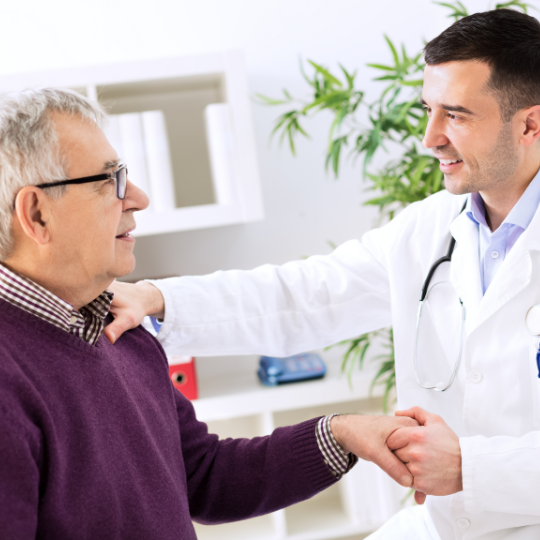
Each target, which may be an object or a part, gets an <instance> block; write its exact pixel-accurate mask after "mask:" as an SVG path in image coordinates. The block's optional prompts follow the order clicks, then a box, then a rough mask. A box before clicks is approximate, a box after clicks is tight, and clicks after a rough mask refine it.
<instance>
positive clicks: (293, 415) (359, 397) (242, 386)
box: [193, 351, 408, 540]
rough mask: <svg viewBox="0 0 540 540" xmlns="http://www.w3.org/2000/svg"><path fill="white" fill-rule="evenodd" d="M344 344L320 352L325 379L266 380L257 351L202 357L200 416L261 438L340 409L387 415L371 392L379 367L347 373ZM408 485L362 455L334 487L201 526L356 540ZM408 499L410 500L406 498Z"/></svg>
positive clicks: (255, 539) (242, 534)
mask: <svg viewBox="0 0 540 540" xmlns="http://www.w3.org/2000/svg"><path fill="white" fill-rule="evenodd" d="M336 353H337V351H329V352H324V351H323V352H319V354H321V356H322V357H323V358H324V359H325V361H326V363H327V366H328V373H327V376H326V377H325V378H324V379H322V380H318V381H311V382H304V383H298V384H291V385H284V386H279V387H274V388H267V387H263V386H262V385H261V384H260V383H259V382H258V379H257V376H256V373H255V372H256V367H257V362H258V358H257V357H255V356H252V357H227V358H199V359H197V372H198V378H199V395H200V398H199V399H198V400H196V401H194V402H193V404H194V406H195V409H196V412H197V417H198V418H199V419H200V420H202V421H205V422H207V423H208V426H209V430H210V431H211V432H213V433H217V434H218V435H220V437H255V436H259V435H266V434H269V433H271V432H272V431H273V429H275V428H276V427H280V426H286V425H291V424H295V423H298V422H302V421H304V420H308V419H310V418H314V417H317V416H323V415H327V414H331V413H334V412H338V413H347V412H355V413H356V412H362V413H366V414H381V408H382V401H381V394H380V392H375V393H374V395H373V396H371V397H370V396H369V386H370V381H371V380H372V378H373V375H374V372H373V371H370V370H366V371H360V372H358V373H356V375H355V376H354V378H353V380H352V386H351V385H350V384H349V383H348V381H347V378H346V376H344V375H341V373H340V367H339V365H340V358H339V356H338V355H337V354H336ZM407 493H408V490H407V489H405V488H402V487H401V486H399V485H398V484H396V483H395V482H393V481H392V480H391V479H390V478H389V477H388V476H386V474H385V473H383V472H382V471H381V470H380V469H378V468H377V467H376V466H375V465H373V464H372V463H368V462H364V461H361V462H359V463H358V465H356V467H355V468H354V469H353V470H352V471H351V472H349V473H348V474H347V475H345V476H344V478H343V479H342V480H341V481H340V482H338V483H337V484H336V485H334V486H332V487H331V488H329V489H327V490H325V491H323V492H322V493H320V494H319V495H317V496H315V497H313V498H312V499H310V500H308V501H304V502H301V503H299V504H296V505H294V506H292V507H290V508H287V509H285V510H281V511H279V512H275V513H274V514H271V515H269V516H263V517H260V518H256V519H250V520H246V521H242V522H238V523H231V524H225V525H215V526H202V525H196V530H197V535H198V537H199V539H200V540H212V539H220V540H227V539H229V538H230V539H231V540H232V539H235V540H243V539H245V540H263V539H272V540H289V539H290V540H319V539H320V540H322V539H342V540H357V539H360V538H363V535H364V534H368V533H369V532H372V531H374V530H375V529H377V528H378V527H379V526H380V525H382V524H383V523H384V522H385V521H386V520H387V519H388V518H390V517H391V516H392V515H393V514H394V513H396V512H397V511H398V510H400V509H401V508H402V507H403V504H402V502H401V501H403V499H404V498H405V497H406V496H407ZM407 504H408V503H407Z"/></svg>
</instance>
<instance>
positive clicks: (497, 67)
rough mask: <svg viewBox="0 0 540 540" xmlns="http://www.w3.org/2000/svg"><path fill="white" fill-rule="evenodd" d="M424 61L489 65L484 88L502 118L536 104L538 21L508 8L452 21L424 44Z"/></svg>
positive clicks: (539, 86)
mask: <svg viewBox="0 0 540 540" xmlns="http://www.w3.org/2000/svg"><path fill="white" fill-rule="evenodd" d="M424 57H425V60H426V63H427V65H429V66H436V65H438V64H444V63H445V62H459V61H467V60H476V61H479V62H485V63H487V64H488V65H489V66H490V67H491V76H490V79H489V81H488V84H487V87H488V88H487V90H488V91H491V92H493V93H494V95H495V97H496V98H497V100H498V101H499V108H500V111H501V117H502V119H503V122H508V121H510V120H511V119H512V117H513V116H514V114H515V113H516V112H517V111H519V110H521V109H526V108H527V107H532V106H534V105H540V22H538V20H537V19H535V18H534V17H531V16H530V15H526V14H525V13H520V12H518V11H514V10H511V9H496V10H493V11H485V12H483V13H475V14H474V15H469V16H468V17H464V18H463V19H461V20H459V21H457V22H455V23H454V24H453V25H452V26H450V27H449V28H447V29H446V30H445V31H444V32H443V33H442V34H440V35H439V36H437V37H436V38H435V39H433V40H431V41H430V42H429V43H428V44H427V45H426V46H425V48H424Z"/></svg>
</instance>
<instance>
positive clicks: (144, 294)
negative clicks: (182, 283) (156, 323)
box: [104, 281, 165, 344]
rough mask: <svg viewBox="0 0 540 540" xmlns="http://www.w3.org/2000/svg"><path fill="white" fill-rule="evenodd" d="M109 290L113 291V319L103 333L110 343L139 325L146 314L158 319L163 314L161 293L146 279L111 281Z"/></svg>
mask: <svg viewBox="0 0 540 540" xmlns="http://www.w3.org/2000/svg"><path fill="white" fill-rule="evenodd" d="M109 290H110V291H111V292H112V293H114V298H113V301H112V304H111V313H112V315H113V316H114V321H113V322H112V323H110V324H109V325H107V326H106V327H105V330H104V333H105V336H106V337H107V339H108V340H109V341H110V342H111V343H112V344H114V343H115V342H116V340H117V339H118V338H119V337H120V336H121V335H122V334H123V333H124V332H126V331H127V330H130V329H131V328H136V327H137V326H139V325H140V324H141V323H142V320H143V319H144V318H145V317H146V316H147V315H150V316H152V317H156V318H158V319H162V318H163V317H164V315H165V301H164V299H163V295H162V294H161V292H160V290H159V289H158V288H157V287H155V286H154V285H152V284H151V283H149V282H148V281H138V282H137V283H122V282H121V281H113V283H111V285H110V286H109Z"/></svg>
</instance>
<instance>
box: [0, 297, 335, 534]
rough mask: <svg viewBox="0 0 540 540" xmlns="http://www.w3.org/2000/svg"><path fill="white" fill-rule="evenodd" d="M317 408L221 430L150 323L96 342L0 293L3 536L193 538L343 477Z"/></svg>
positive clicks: (0, 504)
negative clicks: (257, 428)
mask: <svg viewBox="0 0 540 540" xmlns="http://www.w3.org/2000/svg"><path fill="white" fill-rule="evenodd" d="M316 421H317V420H316V419H314V420H310V421H308V422H304V423H302V424H299V425H296V426H292V427H288V428H279V429H277V430H276V431H274V433H273V434H272V435H271V436H269V437H259V438H255V439H251V440H248V439H226V440H222V441H220V440H218V437H217V436H216V435H211V434H208V432H207V428H206V424H204V423H202V422H198V421H197V419H196V418H195V414H194V410H193V407H192V405H191V403H190V402H189V401H188V400H187V399H185V398H184V397H183V396H182V395H181V394H180V393H179V392H177V391H176V390H175V389H174V388H173V386H172V384H171V382H170V380H169V377H168V370H167V360H166V357H165V354H164V352H163V350H162V348H161V346H160V345H159V343H158V342H157V341H156V340H155V339H154V338H152V337H151V336H150V335H149V334H148V333H147V332H146V331H145V330H144V329H142V328H137V329H135V330H132V331H130V332H127V333H125V334H124V335H123V336H122V337H121V338H120V339H119V340H118V342H117V343H116V344H115V345H114V346H113V345H110V344H109V342H108V341H107V339H106V338H105V337H104V336H102V337H101V338H100V339H99V341H98V343H97V346H92V345H89V344H88V343H86V342H84V341H83V340H81V339H80V338H78V337H76V336H73V335H71V334H69V333H67V332H64V331H62V330H60V329H59V328H56V327H55V326H53V325H51V324H48V323H47V322H45V321H42V320H41V319H39V318H38V317H35V316H33V315H31V314H29V313H27V312H25V311H22V310H21V309H19V308H17V307H15V306H13V305H11V304H9V303H7V302H4V301H3V300H0V538H1V539H2V540H23V539H24V540H26V539H34V538H37V539H55V540H58V539H70V540H77V539H87V540H95V539H100V540H107V539H123V540H124V539H128V538H129V539H130V540H135V539H145V540H149V539H156V540H158V539H159V540H167V539H176V540H192V539H195V532H194V529H193V526H192V523H191V520H192V519H193V520H195V521H198V522H200V523H209V524H210V523H222V522H227V521H235V520H241V519H245V518H249V517H253V516H258V515H261V514H265V513H268V512H272V511H274V510H277V509H279V508H283V507H285V506H288V505H290V504H293V503H295V502H298V501H301V500H303V499H307V498H309V497H312V496H313V495H315V494H316V493H317V492H319V491H321V490H322V489H324V488H326V487H328V486H329V485H331V484H333V483H334V482H335V478H334V476H333V475H332V474H331V472H330V470H329V468H328V467H327V466H326V465H325V464H324V461H323V458H322V456H321V452H320V450H319V448H318V446H317V442H316V438H315V423H316Z"/></svg>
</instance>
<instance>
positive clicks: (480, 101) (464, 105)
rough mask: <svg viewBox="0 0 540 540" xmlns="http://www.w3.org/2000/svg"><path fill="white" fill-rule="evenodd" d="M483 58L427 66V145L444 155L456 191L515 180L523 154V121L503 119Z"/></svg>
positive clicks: (447, 175)
mask: <svg viewBox="0 0 540 540" xmlns="http://www.w3.org/2000/svg"><path fill="white" fill-rule="evenodd" d="M489 75H490V68H489V66H488V65H487V64H485V63H482V62H475V61H467V62H448V63H446V64H440V65H438V66H427V67H426V69H425V72H424V87H423V92H422V101H423V103H424V106H425V109H426V111H427V114H428V116H429V122H428V127H427V129H426V134H425V137H424V140H423V145H424V146H425V147H426V148H430V149H432V151H433V155H434V156H435V157H437V158H439V159H440V162H441V165H440V167H441V170H442V172H443V173H444V182H445V186H446V189H448V191H450V192H451V193H454V194H462V193H471V192H476V191H485V192H487V191H490V190H493V189H500V188H501V187H502V186H504V185H506V184H509V183H511V182H512V181H513V178H512V175H513V174H514V173H515V171H516V170H517V168H518V166H519V164H520V160H521V159H522V156H521V153H520V147H519V144H518V142H517V141H518V138H519V125H517V123H514V122H513V121H510V122H507V123H503V121H502V119H501V114H500V109H499V104H498V102H497V99H496V97H495V96H494V95H493V94H492V93H491V92H490V91H489V90H487V88H486V83H487V82H488V79H489Z"/></svg>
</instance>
